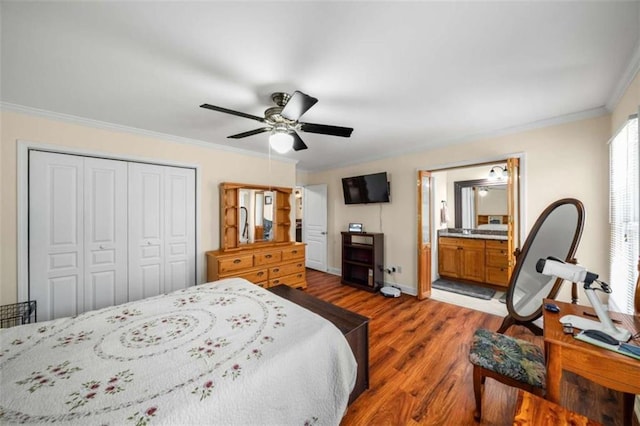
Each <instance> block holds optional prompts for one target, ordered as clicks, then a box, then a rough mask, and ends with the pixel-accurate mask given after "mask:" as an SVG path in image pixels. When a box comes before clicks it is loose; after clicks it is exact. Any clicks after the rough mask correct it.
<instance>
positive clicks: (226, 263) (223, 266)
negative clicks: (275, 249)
mask: <svg viewBox="0 0 640 426" xmlns="http://www.w3.org/2000/svg"><path fill="white" fill-rule="evenodd" d="M252 266H253V255H252V254H239V255H238V256H235V257H225V258H223V259H218V274H219V275H224V274H228V273H229V272H233V271H238V270H240V269H247V268H251V267H252Z"/></svg>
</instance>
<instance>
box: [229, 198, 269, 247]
mask: <svg viewBox="0 0 640 426" xmlns="http://www.w3.org/2000/svg"><path fill="white" fill-rule="evenodd" d="M238 196H239V198H240V199H239V204H240V226H239V227H238V232H239V235H238V238H239V240H240V244H253V243H256V242H261V241H273V238H274V233H273V213H274V211H273V207H274V206H275V205H276V204H274V203H275V202H276V197H277V195H276V192H275V191H265V190H262V189H240V190H239V191H238Z"/></svg>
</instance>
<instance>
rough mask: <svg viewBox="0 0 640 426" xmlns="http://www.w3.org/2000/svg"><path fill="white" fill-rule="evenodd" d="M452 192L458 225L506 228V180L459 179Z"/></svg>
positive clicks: (471, 227) (468, 227)
mask: <svg viewBox="0 0 640 426" xmlns="http://www.w3.org/2000/svg"><path fill="white" fill-rule="evenodd" d="M453 191H454V202H455V222H454V223H455V227H456V228H465V229H476V228H486V229H494V230H506V223H507V217H508V216H507V215H508V205H507V183H506V182H504V181H496V180H492V179H475V180H464V181H456V182H454V183H453ZM486 225H505V226H486Z"/></svg>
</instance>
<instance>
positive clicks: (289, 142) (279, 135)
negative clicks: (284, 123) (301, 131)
mask: <svg viewBox="0 0 640 426" xmlns="http://www.w3.org/2000/svg"><path fill="white" fill-rule="evenodd" d="M269 145H271V148H273V150H274V151H276V152H277V153H278V154H285V153H287V152H289V151H291V148H293V136H291V135H290V134H289V133H287V132H281V131H274V132H273V133H271V136H269Z"/></svg>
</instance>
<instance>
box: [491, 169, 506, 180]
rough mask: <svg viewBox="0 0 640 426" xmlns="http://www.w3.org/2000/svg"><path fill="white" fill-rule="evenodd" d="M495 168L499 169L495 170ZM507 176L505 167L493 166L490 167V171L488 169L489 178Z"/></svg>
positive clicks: (503, 177) (504, 177)
mask: <svg viewBox="0 0 640 426" xmlns="http://www.w3.org/2000/svg"><path fill="white" fill-rule="evenodd" d="M496 169H498V170H500V171H499V172H496ZM507 177H509V173H508V172H507V168H506V167H502V166H493V167H491V171H489V179H506V178H507Z"/></svg>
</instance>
